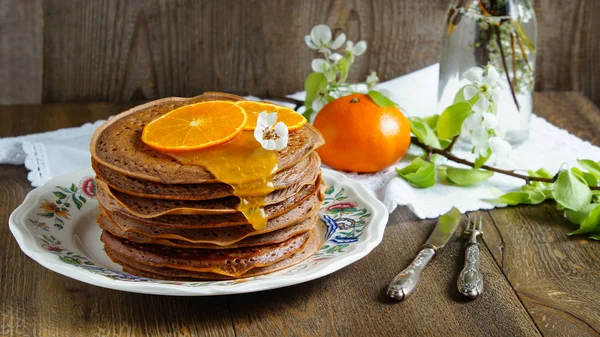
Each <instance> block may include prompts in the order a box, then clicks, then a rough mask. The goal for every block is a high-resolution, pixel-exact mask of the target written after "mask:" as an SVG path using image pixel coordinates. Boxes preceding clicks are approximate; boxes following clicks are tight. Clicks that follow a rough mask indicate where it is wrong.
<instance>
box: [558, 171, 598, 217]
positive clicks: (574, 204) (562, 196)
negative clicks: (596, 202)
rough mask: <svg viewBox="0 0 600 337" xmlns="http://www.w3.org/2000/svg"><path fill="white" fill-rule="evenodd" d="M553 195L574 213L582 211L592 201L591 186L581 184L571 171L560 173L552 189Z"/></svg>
mask: <svg viewBox="0 0 600 337" xmlns="http://www.w3.org/2000/svg"><path fill="white" fill-rule="evenodd" d="M552 195H553V196H554V199H555V200H556V202H558V203H559V204H560V205H562V206H563V207H564V208H568V209H571V210H574V211H578V210H580V209H582V208H583V207H584V206H585V205H587V204H589V203H590V202H591V200H592V191H591V190H590V188H589V186H587V185H586V184H584V183H583V182H581V181H580V180H579V179H578V178H577V177H576V176H575V174H573V172H572V171H570V170H563V171H560V173H559V174H558V179H556V182H555V183H554V186H553V187H552Z"/></svg>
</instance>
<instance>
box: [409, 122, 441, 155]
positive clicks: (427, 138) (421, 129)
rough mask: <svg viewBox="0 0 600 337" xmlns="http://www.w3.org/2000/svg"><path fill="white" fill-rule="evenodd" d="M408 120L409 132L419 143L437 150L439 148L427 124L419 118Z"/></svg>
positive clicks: (437, 141) (433, 133) (438, 143)
mask: <svg viewBox="0 0 600 337" xmlns="http://www.w3.org/2000/svg"><path fill="white" fill-rule="evenodd" d="M408 120H409V122H410V131H411V132H412V133H413V134H414V135H415V137H417V139H419V141H420V142H421V143H423V144H425V145H429V146H432V147H435V148H438V149H440V148H441V146H440V141H439V140H438V138H437V136H436V135H435V132H434V131H433V130H432V129H431V127H430V126H429V124H427V123H426V122H425V121H424V120H423V119H421V118H419V117H411V118H409V119H408Z"/></svg>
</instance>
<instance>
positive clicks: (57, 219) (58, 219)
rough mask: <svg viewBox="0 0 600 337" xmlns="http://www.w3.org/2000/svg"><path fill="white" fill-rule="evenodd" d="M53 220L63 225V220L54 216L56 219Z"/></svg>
mask: <svg viewBox="0 0 600 337" xmlns="http://www.w3.org/2000/svg"><path fill="white" fill-rule="evenodd" d="M54 221H55V222H56V223H57V224H60V225H64V224H65V222H64V221H63V220H62V219H61V218H56V219H54Z"/></svg>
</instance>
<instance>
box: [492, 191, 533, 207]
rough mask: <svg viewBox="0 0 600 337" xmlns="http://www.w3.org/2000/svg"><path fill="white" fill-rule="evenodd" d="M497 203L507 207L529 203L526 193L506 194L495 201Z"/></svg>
mask: <svg viewBox="0 0 600 337" xmlns="http://www.w3.org/2000/svg"><path fill="white" fill-rule="evenodd" d="M497 202H498V203H502V204H507V205H518V204H527V203H529V193H528V192H508V193H506V194H505V195H503V196H501V197H499V198H498V200H497Z"/></svg>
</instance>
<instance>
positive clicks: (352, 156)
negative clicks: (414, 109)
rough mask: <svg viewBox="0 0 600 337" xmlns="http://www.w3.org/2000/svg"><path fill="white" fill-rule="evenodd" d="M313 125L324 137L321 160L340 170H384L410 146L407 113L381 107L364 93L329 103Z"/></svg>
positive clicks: (320, 151)
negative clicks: (405, 114)
mask: <svg viewBox="0 0 600 337" xmlns="http://www.w3.org/2000/svg"><path fill="white" fill-rule="evenodd" d="M313 124H314V126H315V127H316V128H317V129H318V130H319V131H321V133H322V134H323V138H325V145H323V146H322V147H320V148H318V149H317V152H318V153H319V156H320V157H321V160H322V161H323V163H324V164H325V165H327V166H329V167H331V168H334V169H338V170H343V171H352V172H377V171H381V170H383V169H385V168H386V167H388V166H390V165H392V164H394V163H395V162H396V161H398V159H400V158H402V157H403V156H404V154H405V153H406V151H407V150H408V147H409V145H410V125H409V122H408V119H407V118H406V117H405V116H404V114H403V113H402V112H401V111H400V110H399V109H398V108H396V107H388V108H382V107H380V106H379V105H377V104H376V103H375V102H374V101H373V100H372V99H371V98H370V97H369V96H368V95H365V94H352V95H348V96H343V97H340V98H338V99H335V100H333V101H331V102H329V103H328V104H327V105H325V106H324V107H323V109H321V111H319V113H318V114H317V117H316V118H315V120H314V123H313Z"/></svg>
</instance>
